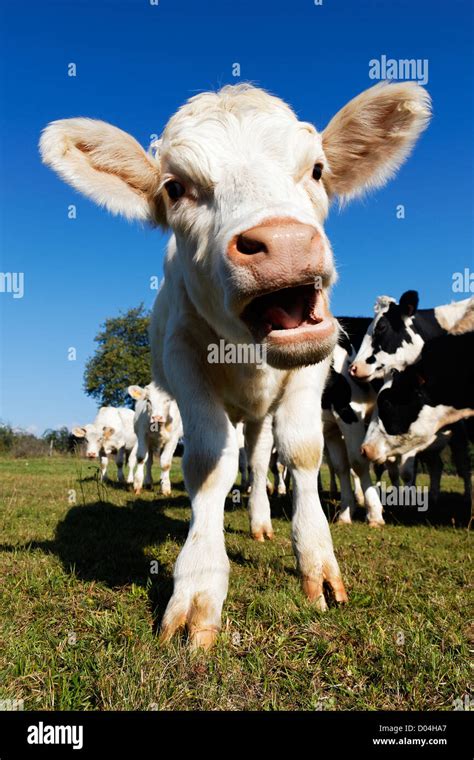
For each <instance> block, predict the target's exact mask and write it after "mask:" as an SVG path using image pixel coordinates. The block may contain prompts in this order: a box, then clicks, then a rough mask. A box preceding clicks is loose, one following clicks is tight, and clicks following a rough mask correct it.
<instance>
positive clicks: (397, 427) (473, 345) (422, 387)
mask: <svg viewBox="0 0 474 760" xmlns="http://www.w3.org/2000/svg"><path fill="white" fill-rule="evenodd" d="M471 416H474V332H470V333H466V334H464V335H444V336H441V337H439V338H435V339H434V340H432V341H430V342H428V343H427V344H426V345H425V347H424V348H423V351H422V353H421V357H420V359H419V361H418V362H416V363H415V364H413V365H411V366H409V367H407V369H405V370H403V371H402V372H397V371H394V373H393V375H392V376H391V377H390V379H389V380H387V382H386V383H385V385H384V386H383V388H382V390H381V391H380V394H379V396H378V399H377V414H376V415H375V416H374V417H373V419H372V421H371V423H370V425H369V429H368V431H367V436H366V438H365V441H364V444H363V447H362V452H363V454H364V455H365V456H366V457H368V458H369V459H371V460H372V461H375V462H383V461H385V459H386V458H387V457H388V456H391V455H401V454H404V453H406V452H408V451H411V450H412V449H414V448H418V449H425V448H426V447H428V446H429V445H430V444H432V443H433V442H434V441H435V439H436V435H437V433H438V431H439V430H441V429H442V428H444V427H446V426H447V425H452V424H453V423H455V422H457V421H458V420H460V419H465V418H468V417H471Z"/></svg>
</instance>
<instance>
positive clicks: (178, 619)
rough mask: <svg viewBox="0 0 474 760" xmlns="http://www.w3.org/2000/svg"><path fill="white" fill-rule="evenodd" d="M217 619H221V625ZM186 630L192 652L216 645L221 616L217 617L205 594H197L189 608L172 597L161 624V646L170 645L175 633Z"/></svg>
mask: <svg viewBox="0 0 474 760" xmlns="http://www.w3.org/2000/svg"><path fill="white" fill-rule="evenodd" d="M216 617H219V624H218V623H217V620H216ZM184 628H186V629H187V631H188V643H189V647H190V649H191V650H196V649H204V650H207V649H210V648H211V647H212V646H213V645H214V643H215V641H216V639H217V635H218V633H219V630H220V616H217V615H216V613H215V608H214V605H213V604H212V602H211V599H210V597H209V596H208V594H206V593H205V592H202V593H197V594H195V596H194V597H193V599H192V601H191V603H190V604H189V605H188V606H187V607H186V605H185V604H183V603H181V602H180V600H179V598H178V599H175V597H174V595H173V596H172V597H171V599H170V601H169V603H168V606H167V608H166V612H165V614H164V617H163V621H162V624H161V632H160V638H159V641H160V644H166V643H168V642H169V641H170V640H171V639H172V637H173V636H174V635H175V633H177V632H178V631H180V630H183V629H184Z"/></svg>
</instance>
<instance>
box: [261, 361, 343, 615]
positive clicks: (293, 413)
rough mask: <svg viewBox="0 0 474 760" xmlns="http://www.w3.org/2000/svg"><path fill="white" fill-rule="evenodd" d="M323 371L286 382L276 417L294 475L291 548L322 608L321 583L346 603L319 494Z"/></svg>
mask: <svg viewBox="0 0 474 760" xmlns="http://www.w3.org/2000/svg"><path fill="white" fill-rule="evenodd" d="M325 372H326V368H325V367H324V365H323V366H321V365H314V366H312V367H308V368H306V369H305V370H302V371H301V372H300V373H298V375H297V376H296V377H294V378H293V382H290V383H289V384H288V386H287V388H286V391H285V395H284V397H283V399H282V402H281V404H280V406H279V407H278V409H277V412H276V416H275V438H276V446H277V449H278V452H279V455H280V459H281V461H282V462H283V463H284V464H285V465H286V466H287V467H289V468H290V471H291V474H292V476H293V519H292V541H293V550H294V552H295V555H296V561H297V565H298V569H299V572H300V575H301V580H302V585H303V590H304V592H305V594H306V596H307V597H308V599H310V601H312V602H314V604H315V605H316V607H317V608H318V609H320V610H325V609H326V607H327V604H326V600H325V597H324V584H327V585H329V586H330V588H331V589H332V592H333V594H334V597H335V599H336V601H337V602H346V601H347V594H346V590H345V588H344V583H343V581H342V576H341V572H340V570H339V565H338V563H337V560H336V557H335V554H334V549H333V544H332V538H331V532H330V530H329V525H328V522H327V520H326V517H325V515H324V512H323V510H322V507H321V502H320V500H319V494H318V472H319V467H320V465H321V459H322V452H323V432H322V421H321V406H320V398H321V393H322V388H323V385H324V377H325Z"/></svg>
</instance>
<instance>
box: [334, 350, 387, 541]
mask: <svg viewBox="0 0 474 760" xmlns="http://www.w3.org/2000/svg"><path fill="white" fill-rule="evenodd" d="M354 355H355V351H354V349H353V348H352V346H351V345H350V344H348V343H346V345H343V346H342V345H340V346H336V348H335V349H334V355H333V363H332V367H331V372H330V375H329V380H328V383H327V385H326V388H325V389H324V393H323V398H322V407H323V433H324V443H325V446H326V447H327V450H328V454H329V459H330V461H331V464H332V466H333V467H334V470H335V472H336V474H337V475H338V477H339V481H340V484H341V510H340V513H339V522H345V523H348V522H351V518H352V514H353V512H354V509H355V502H354V496H353V490H352V483H351V469H352V470H353V471H354V472H355V474H356V475H357V477H358V478H359V480H360V486H361V489H362V492H363V494H364V504H365V507H366V510H367V521H368V523H369V525H370V526H373V527H375V526H379V525H383V524H384V519H383V517H382V504H381V501H380V498H379V495H378V491H377V489H376V487H375V485H374V484H373V483H372V477H371V473H370V463H369V462H368V461H367V459H366V458H364V457H363V456H362V454H361V446H362V443H363V441H364V438H365V434H366V431H367V424H368V422H369V420H370V416H371V413H372V409H373V407H374V405H375V400H376V397H377V394H376V392H375V390H374V389H373V388H372V387H371V386H370V384H367V383H366V384H364V385H362V384H361V383H357V382H356V381H355V380H354V379H353V378H352V377H351V375H350V373H349V366H350V364H351V361H352V359H353V358H354Z"/></svg>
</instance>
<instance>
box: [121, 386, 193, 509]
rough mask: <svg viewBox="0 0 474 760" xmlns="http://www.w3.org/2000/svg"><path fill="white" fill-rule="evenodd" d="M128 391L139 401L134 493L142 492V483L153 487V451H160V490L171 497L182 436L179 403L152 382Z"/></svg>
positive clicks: (133, 387) (136, 416)
mask: <svg viewBox="0 0 474 760" xmlns="http://www.w3.org/2000/svg"><path fill="white" fill-rule="evenodd" d="M128 392H129V395H130V396H131V397H132V398H133V399H134V400H135V401H136V404H135V416H134V423H133V424H134V429H135V434H136V436H137V441H138V446H137V468H136V471H135V477H134V479H133V487H134V490H135V493H137V494H139V493H140V492H141V490H142V487H143V485H144V486H145V488H152V486H153V479H152V473H151V471H152V466H153V453H154V452H155V451H157V452H158V454H159V457H160V468H161V479H160V488H161V493H162V494H163V495H164V496H169V495H170V494H171V482H170V469H171V462H172V459H173V454H174V452H175V450H176V446H177V445H178V441H179V439H180V437H181V436H182V435H183V425H182V423H181V417H180V414H179V410H178V405H177V404H176V401H174V400H173V399H172V398H170V397H169V396H168V394H167V393H165V392H164V391H162V390H160V389H159V388H157V387H156V385H155V384H154V383H149V384H148V385H146V386H145V387H144V388H141V387H140V386H139V385H130V386H129V388H128ZM145 467H146V474H145V477H144V469H145Z"/></svg>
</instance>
